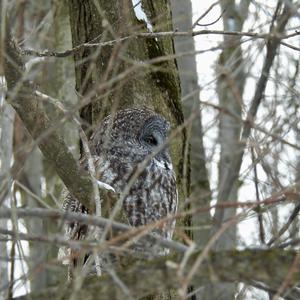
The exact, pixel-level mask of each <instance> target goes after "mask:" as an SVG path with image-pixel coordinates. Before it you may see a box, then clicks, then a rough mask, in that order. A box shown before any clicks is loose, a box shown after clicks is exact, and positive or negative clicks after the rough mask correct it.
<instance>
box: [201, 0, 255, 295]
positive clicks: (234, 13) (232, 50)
mask: <svg viewBox="0 0 300 300" xmlns="http://www.w3.org/2000/svg"><path fill="white" fill-rule="evenodd" d="M249 4H250V1H248V0H242V1H241V3H240V5H238V4H236V1H234V0H222V1H220V6H221V11H223V12H224V13H223V17H222V19H223V26H224V30H225V31H242V29H243V24H244V21H245V20H246V18H247V15H248V7H249ZM223 47H224V49H223V51H222V53H221V54H220V56H219V60H218V65H217V76H218V80H217V93H218V99H219V105H220V107H225V108H226V109H227V110H228V111H229V112H230V113H231V114H233V115H235V116H236V117H237V118H241V117H242V108H243V91H244V84H245V80H246V76H247V74H245V61H244V58H243V53H242V47H241V37H228V36H224V41H223ZM241 126H242V123H241V122H238V121H237V119H236V118H233V117H232V115H229V114H226V113H221V114H220V117H219V143H220V147H221V148H220V160H219V165H218V170H219V177H218V191H219V194H218V199H217V201H218V202H225V201H237V197H238V181H237V180H236V181H235V182H233V184H232V187H231V192H230V194H229V195H228V197H226V198H224V195H223V194H222V193H221V189H220V187H221V186H222V185H223V184H224V181H225V180H226V177H227V172H228V169H229V167H230V165H231V164H232V162H233V161H234V160H235V159H236V155H237V151H238V149H239V147H238V143H239V138H240V133H241ZM235 213H236V209H235V208H232V209H225V210H218V209H217V210H216V213H215V216H214V220H215V222H216V223H217V224H219V225H220V224H222V222H223V221H224V220H228V219H230V218H232V217H233V216H234V215H235ZM218 227H219V226H218ZM235 246H236V227H235V226H231V228H229V229H228V230H227V231H226V232H225V233H224V234H223V235H222V236H221V237H220V239H219V240H218V241H217V243H216V245H215V249H217V250H221V249H222V250H223V249H233V248H235ZM205 293H206V294H205V296H204V298H203V299H207V297H208V296H209V299H211V300H214V299H216V300H217V299H218V300H221V299H224V300H225V299H234V294H235V285H232V284H226V285H217V286H216V285H213V286H212V287H211V288H207V289H206V291H205Z"/></svg>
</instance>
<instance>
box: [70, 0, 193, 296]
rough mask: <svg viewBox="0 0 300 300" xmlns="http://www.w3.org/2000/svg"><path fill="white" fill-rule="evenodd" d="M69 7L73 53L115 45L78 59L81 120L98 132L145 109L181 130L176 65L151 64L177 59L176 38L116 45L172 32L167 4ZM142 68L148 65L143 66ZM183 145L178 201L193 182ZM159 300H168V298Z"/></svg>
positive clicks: (176, 155)
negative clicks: (85, 100)
mask: <svg viewBox="0 0 300 300" xmlns="http://www.w3.org/2000/svg"><path fill="white" fill-rule="evenodd" d="M69 7H70V17H71V28H72V38H73V47H75V46H77V45H80V44H82V43H88V42H93V43H99V42H106V41H110V40H116V41H115V42H113V43H112V45H107V46H98V47H94V48H85V49H83V50H81V51H78V52H77V53H76V54H75V63H76V69H75V70H76V89H77V91H78V92H79V93H80V94H82V95H83V96H85V97H91V99H92V102H91V103H90V104H89V105H87V106H85V107H84V108H83V109H82V111H81V116H82V117H83V118H84V119H85V120H86V121H87V122H88V123H90V124H92V125H93V126H94V125H95V124H97V123H99V122H100V121H101V120H102V119H103V117H105V116H106V115H108V114H110V113H112V112H114V111H116V110H119V109H124V108H129V107H147V108H150V109H152V110H154V111H156V112H157V113H159V114H161V115H163V116H164V117H166V119H168V120H169V121H170V123H171V128H172V130H175V129H176V128H178V126H180V125H182V123H183V113H182V108H181V102H180V84H179V77H178V74H177V66H176V62H175V60H174V59H166V60H165V61H163V62H160V63H156V64H151V60H152V59H156V58H158V57H166V56H168V55H172V54H174V49H173V40H172V38H170V37H163V38H154V37H153V38H147V39H144V38H134V39H132V38H131V39H127V40H125V41H123V42H120V41H118V39H120V38H122V37H126V36H129V35H131V34H133V33H134V32H147V30H153V32H159V31H171V30H172V22H171V11H170V6H169V4H168V2H166V1H163V0H158V1H142V2H141V3H140V4H138V3H137V6H136V7H135V8H134V7H133V4H132V1H129V0H124V1H106V0H97V1H91V0H88V1H84V2H78V1H74V0H69ZM137 9H139V11H140V12H141V11H143V12H144V18H145V20H146V21H143V20H139V19H138V17H137V16H138V15H136V13H137ZM147 22H148V23H147ZM147 61H149V63H148V64H147ZM141 62H145V63H146V64H144V65H142V64H141ZM118 78H120V80H119V79H118ZM111 82H113V83H111ZM87 129H89V128H87ZM87 133H88V134H89V130H87ZM185 142H186V137H185V130H184V129H183V130H182V131H180V132H179V133H178V134H176V136H175V137H174V139H173V140H172V142H171V147H170V150H171V156H172V160H173V164H174V168H175V171H176V175H177V184H178V190H179V197H180V201H182V200H183V199H184V198H185V197H186V196H187V192H188V185H189V182H188V178H189V176H188V174H187V172H184V170H185V161H184V160H185V158H187V157H186V156H185V155H184V153H185V150H186V149H185V148H184V147H185ZM104 216H105V215H104ZM158 297H160V298H161V299H166V298H169V295H168V293H167V294H164V295H159V296H158Z"/></svg>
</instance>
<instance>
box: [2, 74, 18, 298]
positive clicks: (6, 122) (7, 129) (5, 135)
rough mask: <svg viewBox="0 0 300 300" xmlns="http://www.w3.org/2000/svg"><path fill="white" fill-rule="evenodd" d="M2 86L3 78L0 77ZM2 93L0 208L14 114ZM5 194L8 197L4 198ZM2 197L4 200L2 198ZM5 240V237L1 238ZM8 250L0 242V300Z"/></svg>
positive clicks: (8, 176) (7, 183)
mask: <svg viewBox="0 0 300 300" xmlns="http://www.w3.org/2000/svg"><path fill="white" fill-rule="evenodd" d="M0 83H1V84H3V78H1V77H0ZM4 97H5V95H4V91H3V90H2V88H1V87H0V195H1V198H0V199H1V200H0V201H3V203H1V207H2V208H3V207H5V206H6V205H7V204H8V203H9V202H10V200H9V198H10V192H9V191H10V190H11V184H12V179H11V173H10V166H11V159H12V146H13V124H14V117H15V113H14V111H13V109H12V108H11V106H10V105H9V104H7V103H5V102H4ZM6 193H7V195H8V196H6V197H5V194H6ZM2 197H4V199H3V198H2ZM0 228H3V229H5V228H7V220H3V219H1V220H0ZM3 237H4V238H5V236H3ZM8 258H9V256H8V249H7V243H6V242H4V241H0V300H4V299H7V296H8V286H9V285H8V283H9V280H8Z"/></svg>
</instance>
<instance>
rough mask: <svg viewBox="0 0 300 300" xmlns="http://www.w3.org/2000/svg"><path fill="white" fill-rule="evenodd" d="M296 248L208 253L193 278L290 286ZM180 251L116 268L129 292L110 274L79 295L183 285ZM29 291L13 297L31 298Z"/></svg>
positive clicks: (88, 282)
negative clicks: (285, 283) (181, 281)
mask: <svg viewBox="0 0 300 300" xmlns="http://www.w3.org/2000/svg"><path fill="white" fill-rule="evenodd" d="M201 253H202V252H201V251H199V252H196V253H194V254H193V255H191V256H190V257H189V260H188V262H187V264H186V266H185V269H186V270H189V269H190V268H191V267H192V266H193V264H194V262H195V261H196V259H197V257H198V256H199V255H201ZM296 256H297V252H296V251H293V250H290V251H284V250H279V249H272V250H258V249H252V250H244V251H236V250H233V251H224V252H218V253H213V252H211V253H209V254H208V258H207V259H206V260H205V261H203V263H202V264H201V268H199V269H198V270H197V272H196V274H195V277H194V281H195V282H197V284H203V285H204V284H207V283H211V282H216V281H223V282H224V281H225V282H235V281H239V282H244V283H248V284H250V285H253V283H254V282H258V283H263V284H264V286H265V287H269V288H270V289H277V288H279V287H280V286H281V285H282V282H284V281H285V280H286V278H287V277H288V283H289V286H292V285H293V284H296V283H298V282H299V278H300V271H299V269H297V268H293V270H292V271H293V272H291V271H290V268H291V266H292V267H293V264H294V260H295V257H296ZM180 261H181V255H174V256H168V257H161V258H158V259H154V260H151V261H149V260H148V261H141V260H140V261H135V260H133V261H132V262H129V263H128V265H126V269H125V270H122V269H119V270H116V271H117V272H116V274H117V275H118V278H119V279H120V280H121V282H123V284H124V285H125V286H126V287H127V288H128V290H127V292H128V291H129V292H130V294H129V295H124V294H123V293H124V291H123V290H122V289H121V288H120V286H118V285H117V284H116V282H115V281H114V279H113V278H112V277H110V276H109V275H104V276H103V277H101V278H99V277H91V276H89V277H88V278H86V279H85V280H84V283H83V285H82V288H81V289H80V290H78V294H77V296H78V299H98V298H99V295H101V299H102V300H105V299H122V297H123V299H125V298H126V299H128V298H134V299H139V298H142V297H145V296H147V295H149V294H151V293H153V292H157V291H158V290H159V291H162V290H164V289H169V288H175V289H177V288H178V287H179V286H180V279H179V278H180V277H179V276H178V269H179V263H180ZM70 293H72V284H69V285H66V286H64V287H62V286H60V287H59V286H58V287H53V288H51V289H47V290H44V291H42V292H41V293H39V294H36V295H30V296H31V297H32V298H33V299H36V300H39V299H45V298H49V297H53V298H54V299H57V298H59V299H69V296H70ZM28 296H29V295H25V296H22V297H17V298H14V299H18V300H23V299H28Z"/></svg>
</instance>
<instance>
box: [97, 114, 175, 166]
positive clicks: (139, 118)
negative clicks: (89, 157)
mask: <svg viewBox="0 0 300 300" xmlns="http://www.w3.org/2000/svg"><path fill="white" fill-rule="evenodd" d="M169 127H170V125H169V123H168V122H167V121H166V120H165V119H164V118H163V117H161V116H159V115H157V114H155V113H154V112H152V111H150V110H145V109H143V110H141V109H129V110H122V111H119V112H117V113H116V114H115V115H114V116H108V117H107V118H105V119H104V121H103V122H102V125H101V126H100V128H99V129H98V130H97V131H96V132H95V134H94V135H93V137H92V140H94V141H97V142H96V143H94V148H95V149H94V151H95V152H96V153H95V154H96V155H107V156H115V157H118V159H119V160H120V161H123V162H130V163H138V162H141V161H143V160H144V159H145V158H146V157H148V156H149V155H151V154H152V153H154V152H157V151H158V149H160V151H159V152H158V153H157V154H155V156H154V157H153V159H154V161H155V163H157V164H158V165H159V166H160V167H162V168H165V169H167V170H171V169H172V164H171V159H170V155H169V153H168V150H167V147H166V145H165V144H166V139H167V135H168V131H169Z"/></svg>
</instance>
